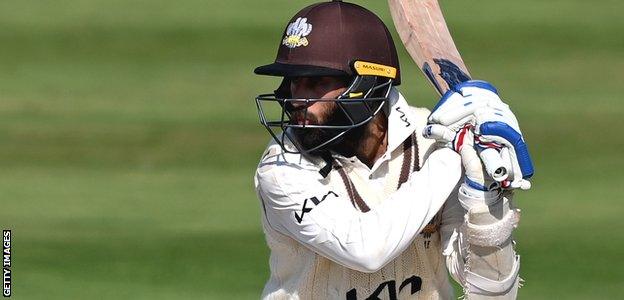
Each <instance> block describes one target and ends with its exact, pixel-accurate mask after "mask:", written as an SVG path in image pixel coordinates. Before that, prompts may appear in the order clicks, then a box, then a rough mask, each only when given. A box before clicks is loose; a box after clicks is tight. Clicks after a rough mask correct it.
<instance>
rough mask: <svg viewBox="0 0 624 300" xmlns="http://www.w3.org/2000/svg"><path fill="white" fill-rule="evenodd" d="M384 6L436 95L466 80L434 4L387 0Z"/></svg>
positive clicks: (431, 0) (432, 0)
mask: <svg viewBox="0 0 624 300" xmlns="http://www.w3.org/2000/svg"><path fill="white" fill-rule="evenodd" d="M388 5H389V7H390V13H391V15H392V20H393V21H394V26H395V27H396V29H397V32H398V33H399V36H400V37H401V41H402V42H403V45H404V46H405V48H406V49H407V52H408V53H409V54H410V56H411V57H412V59H413V60H414V61H415V62H416V64H418V67H419V68H420V70H421V71H422V72H423V73H424V74H425V76H426V77H427V79H428V80H429V82H431V84H433V86H434V87H435V89H436V91H437V92H438V93H439V94H440V95H442V94H444V93H445V92H446V91H447V90H449V89H450V88H451V87H452V86H454V85H455V84H457V83H460V82H463V81H467V80H470V75H469V73H468V69H467V68H466V65H465V64H464V61H463V60H462V58H461V55H460V54H459V51H458V50H457V47H456V46H455V43H454V42H453V38H452V37H451V33H450V32H449V30H448V27H447V25H446V21H445V20H444V16H443V15H442V10H441V9H440V5H439V4H438V1H437V0H388Z"/></svg>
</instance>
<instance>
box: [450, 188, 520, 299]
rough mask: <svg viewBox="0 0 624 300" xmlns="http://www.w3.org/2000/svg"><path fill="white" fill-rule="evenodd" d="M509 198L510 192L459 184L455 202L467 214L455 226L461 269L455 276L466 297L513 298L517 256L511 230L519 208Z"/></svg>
mask: <svg viewBox="0 0 624 300" xmlns="http://www.w3.org/2000/svg"><path fill="white" fill-rule="evenodd" d="M511 199H512V193H511V192H501V191H491V192H482V191H477V190H474V189H472V188H470V187H469V186H467V185H463V186H462V187H460V190H459V202H460V203H461V204H462V206H463V207H464V208H465V209H466V210H467V213H466V215H465V219H464V223H463V224H462V225H461V226H460V228H459V239H458V249H457V250H458V252H459V254H460V255H459V257H458V259H459V260H461V261H462V262H463V270H460V272H458V273H459V274H458V275H459V276H458V277H460V278H457V279H459V280H458V281H459V282H460V283H461V284H462V286H463V287H464V292H465V295H466V297H467V298H468V299H515V298H516V294H517V289H518V285H519V277H518V271H519V269H520V257H519V256H518V255H516V253H515V250H514V242H513V237H512V232H513V229H514V228H516V226H517V224H518V221H519V219H520V210H518V209H515V208H513V207H512V203H511ZM462 271H463V272H462Z"/></svg>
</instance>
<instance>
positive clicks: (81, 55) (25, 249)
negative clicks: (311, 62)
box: [0, 0, 624, 299]
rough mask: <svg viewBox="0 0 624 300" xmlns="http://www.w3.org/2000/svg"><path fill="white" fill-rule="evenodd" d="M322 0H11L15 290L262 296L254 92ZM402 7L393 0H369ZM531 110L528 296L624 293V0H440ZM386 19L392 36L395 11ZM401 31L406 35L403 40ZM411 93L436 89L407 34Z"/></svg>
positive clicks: (477, 71) (0, 184)
mask: <svg viewBox="0 0 624 300" xmlns="http://www.w3.org/2000/svg"><path fill="white" fill-rule="evenodd" d="M308 3H311V2H310V1H286V0H282V1H242V0H231V1H197V0H184V1H165V0H150V1H138V0H131V1H120V0H39V1H31V0H25V1H1V2H0V226H1V227H2V228H7V227H8V228H11V229H13V235H14V239H13V242H14V245H13V246H14V247H13V276H14V277H13V279H14V287H13V293H14V296H13V297H14V298H16V299H115V298H123V299H171V298H180V299H192V298H193V299H246V298H248V299H253V298H258V296H259V294H260V292H261V290H262V287H263V284H264V282H265V280H266V279H267V277H268V262H267V260H268V250H267V247H266V246H265V243H264V237H263V234H262V232H261V229H260V207H259V203H258V201H257V200H256V198H255V194H254V192H253V179H252V178H253V172H254V170H255V165H256V162H257V160H258V158H259V155H260V154H261V151H262V150H263V148H264V146H265V145H266V143H267V141H268V138H269V136H268V134H266V132H265V131H264V129H263V128H261V126H259V124H258V121H257V114H256V110H255V105H254V103H253V97H254V96H255V95H256V94H258V93H261V92H267V91H270V90H272V88H274V87H275V86H276V84H277V83H278V81H277V80H276V79H274V78H264V77H257V76H254V75H253V74H252V70H253V68H254V67H255V66H257V65H260V64H264V63H267V62H270V61H271V60H272V59H273V58H274V56H275V50H276V49H277V45H278V42H279V40H280V38H281V36H280V35H281V32H282V30H283V26H285V25H286V23H287V20H288V19H289V18H290V17H291V15H292V14H294V13H295V12H296V11H297V10H298V9H299V8H301V7H303V6H304V5H306V4H308ZM356 3H359V4H362V5H364V6H366V7H368V8H370V9H371V10H373V11H375V12H376V13H378V14H379V15H380V16H381V17H382V18H383V19H384V20H386V22H387V24H388V25H390V24H391V23H390V22H391V19H390V16H389V12H388V9H387V7H386V2H385V1H373V0H368V1H363V0H362V1H356ZM443 7H444V10H445V14H446V17H447V21H448V23H449V26H450V27H451V30H452V32H453V35H454V37H455V41H456V43H457V45H458V47H459V48H460V51H461V52H462V54H463V56H464V60H465V61H466V63H467V64H468V66H469V67H470V69H471V72H472V74H473V76H474V77H475V78H482V79H487V80H489V81H491V82H493V83H495V84H496V85H497V86H498V87H499V89H500V90H501V91H502V95H503V97H504V98H505V99H506V100H507V101H508V102H509V103H510V104H511V106H512V109H513V110H514V111H515V112H516V114H517V115H518V117H519V119H520V121H521V125H522V128H523V130H524V133H525V136H526V139H527V141H528V143H529V147H530V149H531V151H532V155H533V158H534V161H535V164H536V170H537V173H536V177H535V179H534V181H533V185H534V188H533V190H531V191H530V192H521V193H519V195H518V196H517V198H516V199H517V204H518V205H519V206H521V207H522V208H523V219H522V222H521V225H520V228H519V229H518V230H517V234H516V236H517V240H518V249H519V251H520V253H521V254H522V276H523V277H524V278H525V279H526V285H525V287H524V288H522V289H521V292H520V298H521V299H552V298H555V297H560V298H562V299H616V298H622V297H624V292H623V291H622V289H623V288H624V285H623V284H624V275H623V273H624V271H623V267H624V264H623V263H622V249H623V248H624V241H623V235H624V233H623V229H624V228H623V225H624V221H623V219H622V217H621V216H622V213H623V212H624V209H623V205H622V200H624V199H623V197H622V195H624V174H623V173H622V170H623V169H624V159H622V155H623V152H622V149H624V135H623V134H622V132H621V129H622V128H623V127H624V126H623V125H624V121H623V119H624V103H623V102H622V94H623V92H624V88H623V87H622V85H623V84H624V75H622V73H623V72H624V38H623V34H624V18H621V13H622V12H623V11H624V2H622V1H616V0H603V1H599V2H592V1H580V0H565V1H563V0H552V1H540V0H525V1H495V0H483V1H458V0H447V1H443ZM390 27H391V30H392V31H394V28H393V27H392V25H390ZM396 41H397V42H398V41H399V40H398V38H397V39H396ZM401 59H402V60H401V61H402V71H403V85H402V86H401V90H402V91H403V92H404V93H405V94H406V96H407V97H408V99H409V101H410V103H411V104H413V105H418V106H426V107H432V106H433V105H434V103H435V102H436V96H435V95H434V93H433V91H432V89H431V88H430V87H429V86H428V85H427V83H426V82H425V81H424V79H423V77H422V75H421V74H420V73H419V72H418V70H417V68H416V67H415V65H414V64H413V63H412V61H411V60H410V59H409V57H408V56H407V55H406V53H405V51H404V50H403V49H402V48H401Z"/></svg>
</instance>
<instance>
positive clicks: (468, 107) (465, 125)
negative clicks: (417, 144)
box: [423, 80, 533, 191]
mask: <svg viewBox="0 0 624 300" xmlns="http://www.w3.org/2000/svg"><path fill="white" fill-rule="evenodd" d="M428 124H429V125H428V126H427V127H425V130H424V132H423V135H424V136H425V137H427V138H433V139H436V140H438V141H440V142H443V143H445V144H446V146H448V147H450V148H452V149H454V150H455V151H457V152H458V153H460V154H461V156H462V163H463V165H464V168H465V169H466V183H467V184H468V185H469V186H471V187H473V188H476V189H479V190H483V191H489V190H494V189H497V188H499V187H502V188H506V189H516V188H520V189H529V188H530V187H531V183H530V182H529V181H528V179H529V178H530V177H531V176H532V175H533V163H532V161H531V158H530V156H529V152H528V149H527V146H526V144H525V142H524V139H523V137H522V133H521V131H520V127H519V125H518V121H517V119H516V117H515V115H514V114H513V113H512V112H511V110H510V109H509V106H508V105H507V104H505V103H503V102H502V101H501V99H500V98H499V96H498V92H497V90H496V88H494V86H492V85H491V84H489V83H487V82H484V81H476V80H472V81H467V82H464V83H461V84H459V85H456V86H455V87H453V89H452V90H449V91H448V92H447V93H446V94H444V96H443V97H442V98H441V99H440V101H439V102H438V104H437V105H436V106H435V108H434V109H433V112H432V113H431V115H430V116H429V122H428Z"/></svg>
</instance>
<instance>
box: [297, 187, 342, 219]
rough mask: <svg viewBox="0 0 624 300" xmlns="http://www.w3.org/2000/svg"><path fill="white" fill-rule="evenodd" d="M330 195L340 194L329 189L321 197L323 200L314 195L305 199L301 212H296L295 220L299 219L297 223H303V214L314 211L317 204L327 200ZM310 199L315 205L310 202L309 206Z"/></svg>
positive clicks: (336, 195)
mask: <svg viewBox="0 0 624 300" xmlns="http://www.w3.org/2000/svg"><path fill="white" fill-rule="evenodd" d="M329 195H334V197H338V194H336V193H334V192H332V191H329V192H327V194H325V195H324V196H323V197H321V200H319V199H318V198H317V197H312V198H307V199H305V200H303V207H301V213H300V214H298V213H297V212H295V220H297V223H299V224H301V221H303V216H304V215H305V214H307V213H309V212H311V211H312V208H314V207H316V206H317V205H319V203H321V202H323V201H325V199H326V198H327V196H329ZM308 200H309V202H312V204H314V207H313V206H311V205H312V204H310V207H308V203H309V202H308Z"/></svg>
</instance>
